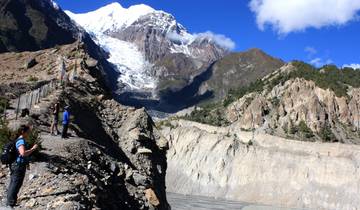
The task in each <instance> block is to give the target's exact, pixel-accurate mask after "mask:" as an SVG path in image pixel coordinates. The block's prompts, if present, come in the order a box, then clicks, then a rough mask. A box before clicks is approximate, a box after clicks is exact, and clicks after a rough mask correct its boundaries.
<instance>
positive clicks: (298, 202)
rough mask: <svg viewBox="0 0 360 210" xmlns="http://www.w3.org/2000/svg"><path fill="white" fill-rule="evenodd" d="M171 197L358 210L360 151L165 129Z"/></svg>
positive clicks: (232, 132)
mask: <svg viewBox="0 0 360 210" xmlns="http://www.w3.org/2000/svg"><path fill="white" fill-rule="evenodd" d="M163 133H164V135H165V136H166V137H167V138H168V139H169V143H170V150H169V152H168V155H167V157H168V173H167V184H168V190H169V191H170V192H176V193H182V194H192V195H201V196H204V195H206V196H214V197H222V198H227V199H232V200H234V199H235V200H239V201H244V202H251V203H263V204H268V205H274V206H283V207H298V208H309V209H346V210H347V209H357V207H359V206H360V203H359V199H357V195H358V194H359V189H358V187H357V186H358V185H359V183H360V179H359V176H358V164H359V161H360V148H359V147H358V146H353V145H341V144H321V143H309V142H301V141H291V140H287V139H283V138H279V137H274V136H270V135H267V134H260V133H255V134H254V138H253V137H252V136H253V134H252V133H251V132H244V131H241V130H240V129H239V128H236V129H235V128H231V127H228V128H219V127H212V126H208V125H202V124H198V123H193V122H188V121H182V120H181V121H173V122H172V126H171V127H163Z"/></svg>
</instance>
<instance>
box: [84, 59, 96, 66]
mask: <svg viewBox="0 0 360 210" xmlns="http://www.w3.org/2000/svg"><path fill="white" fill-rule="evenodd" d="M85 63H86V65H87V66H88V67H89V68H94V67H96V66H97V64H98V61H97V60H95V59H93V58H91V57H88V58H87V59H86V60H85Z"/></svg>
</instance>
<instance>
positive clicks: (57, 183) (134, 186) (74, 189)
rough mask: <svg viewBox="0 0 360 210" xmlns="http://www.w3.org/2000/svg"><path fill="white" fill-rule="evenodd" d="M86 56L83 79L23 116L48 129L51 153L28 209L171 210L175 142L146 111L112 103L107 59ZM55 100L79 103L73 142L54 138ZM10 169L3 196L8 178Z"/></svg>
mask: <svg viewBox="0 0 360 210" xmlns="http://www.w3.org/2000/svg"><path fill="white" fill-rule="evenodd" d="M80 51H82V52H81V53H82V54H84V57H83V58H84V59H83V60H82V61H81V65H79V66H78V67H77V68H78V73H79V75H78V77H77V79H76V80H74V81H73V82H72V83H68V84H67V86H66V87H65V88H64V89H62V90H61V89H59V90H57V91H55V92H54V93H52V94H51V96H49V97H48V98H44V99H41V102H40V104H38V105H37V106H36V107H35V108H33V109H31V110H30V118H29V119H22V120H25V121H31V122H32V124H33V125H34V126H35V127H37V128H39V129H41V130H42V131H43V132H42V133H41V136H42V139H43V144H44V148H45V151H43V152H42V153H41V154H40V158H39V159H38V160H37V162H35V163H34V164H32V167H33V169H32V170H30V171H29V172H28V175H29V176H28V178H27V180H29V181H25V184H24V187H23V191H22V192H21V195H22V197H21V199H20V203H19V204H20V209H21V208H25V209H29V208H30V209H44V208H50V209H62V208H64V207H66V208H77V209H92V208H95V209H168V208H169V205H168V203H167V201H166V193H165V174H166V169H167V163H166V150H167V148H168V145H167V140H165V139H164V138H163V137H162V136H161V135H160V133H159V131H158V130H157V129H156V128H155V127H154V123H153V121H152V119H151V118H150V117H149V116H148V114H147V113H146V112H145V110H144V109H135V108H131V107H125V106H122V105H120V104H118V103H117V102H116V101H114V100H112V99H111V95H110V94H109V92H108V91H107V90H106V89H105V88H104V86H103V84H102V83H101V81H102V80H101V67H99V66H98V65H101V64H100V62H97V61H96V60H95V59H93V58H90V57H89V56H88V54H87V53H86V51H83V49H82V48H80ZM34 53H36V52H34ZM72 61H74V60H72ZM91 64H92V65H91ZM89 66H92V67H89ZM68 73H69V72H68ZM54 101H60V103H61V104H62V106H65V105H70V106H71V110H70V112H71V114H72V116H73V120H72V125H71V126H70V130H71V133H72V137H71V138H70V140H61V139H59V138H58V137H53V136H49V135H47V134H46V131H47V130H48V126H50V124H49V122H50V121H51V120H50V116H51V115H50V114H49V113H50V105H51V104H52V103H54ZM9 120H10V123H12V124H13V120H12V118H11V117H9ZM14 122H15V124H16V121H14ZM3 169H4V170H2V172H1V176H0V177H1V185H0V186H1V187H0V189H2V190H1V192H2V193H1V194H2V195H3V194H4V191H3V190H4V189H5V188H6V183H7V182H6V180H8V176H7V175H8V174H7V170H6V168H4V167H3Z"/></svg>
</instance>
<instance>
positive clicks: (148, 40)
mask: <svg viewBox="0 0 360 210" xmlns="http://www.w3.org/2000/svg"><path fill="white" fill-rule="evenodd" d="M66 13H67V14H68V15H69V16H70V17H71V19H72V20H74V22H76V23H77V24H78V25H79V26H81V27H82V28H84V29H85V30H86V31H87V32H88V33H89V34H91V35H92V36H93V39H94V40H95V42H97V43H98V44H99V45H100V46H101V47H102V48H103V49H104V50H105V51H107V52H108V53H109V59H108V61H109V62H110V63H112V64H113V65H114V66H115V68H116V70H117V71H118V72H119V73H120V76H119V78H118V82H119V85H118V89H117V90H116V92H117V93H118V94H119V92H123V96H124V97H125V98H126V102H128V101H129V100H130V99H129V94H130V95H133V94H132V93H136V97H139V95H140V97H143V96H144V95H145V99H146V100H147V99H149V95H151V96H150V97H152V98H153V99H156V100H158V101H160V102H159V103H163V101H162V98H166V97H168V96H167V95H168V94H169V93H172V91H177V90H181V89H183V88H184V87H186V86H188V85H190V84H191V83H192V81H193V79H194V78H195V77H196V76H197V75H199V74H201V73H202V72H204V71H205V70H206V69H207V68H208V67H209V65H210V64H211V63H213V62H214V61H216V60H218V59H220V58H222V57H223V56H224V55H226V54H227V53H228V52H229V50H230V49H231V48H233V45H234V44H233V42H232V41H231V40H230V39H228V38H226V37H224V36H222V35H216V34H213V33H211V32H205V33H197V34H192V33H190V32H188V31H187V29H186V28H185V27H184V26H183V25H181V24H180V23H178V22H177V21H176V19H175V17H174V16H173V15H171V14H169V13H166V12H164V11H161V10H155V9H153V8H151V7H149V6H147V5H143V4H141V5H135V6H131V7H129V8H124V7H122V6H121V5H120V4H119V3H112V4H109V5H107V6H104V7H102V8H100V9H98V10H96V11H92V12H88V13H84V14H74V13H72V12H70V11H66ZM119 90H120V91H119ZM140 92H142V93H146V94H142V93H140ZM138 93H140V94H138ZM149 93H150V94H149ZM120 98H121V93H120ZM153 99H151V100H153ZM140 101H141V102H140V103H142V101H143V99H140ZM131 105H134V104H131Z"/></svg>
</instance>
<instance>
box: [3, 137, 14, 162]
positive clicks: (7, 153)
mask: <svg viewBox="0 0 360 210" xmlns="http://www.w3.org/2000/svg"><path fill="white" fill-rule="evenodd" d="M16 158H17V151H16V141H10V142H8V143H7V144H5V145H4V147H3V150H2V153H1V163H2V164H4V165H10V164H12V163H13V162H15V160H16Z"/></svg>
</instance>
